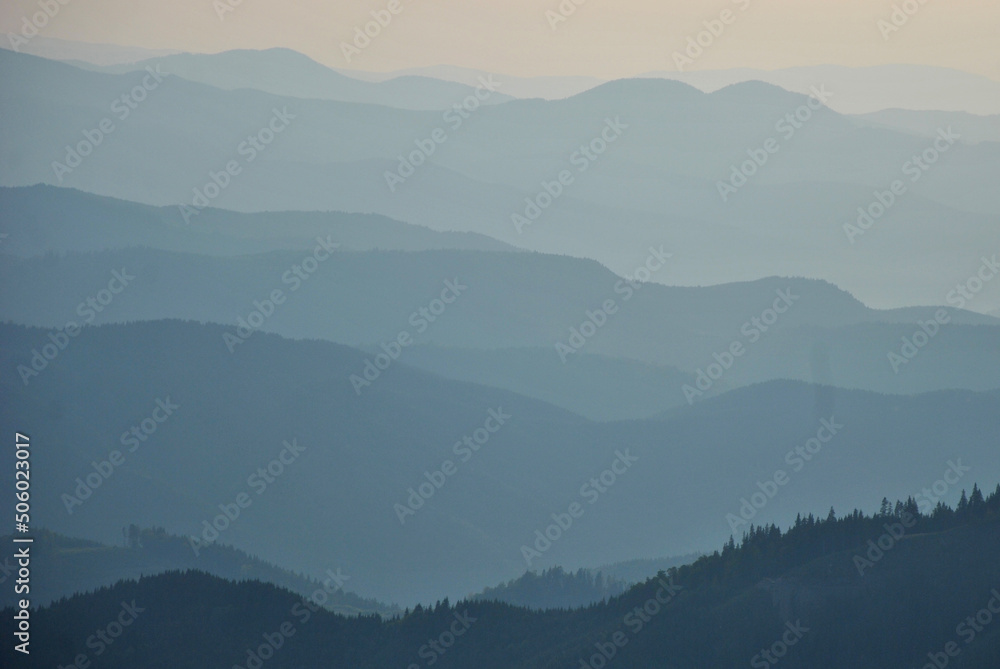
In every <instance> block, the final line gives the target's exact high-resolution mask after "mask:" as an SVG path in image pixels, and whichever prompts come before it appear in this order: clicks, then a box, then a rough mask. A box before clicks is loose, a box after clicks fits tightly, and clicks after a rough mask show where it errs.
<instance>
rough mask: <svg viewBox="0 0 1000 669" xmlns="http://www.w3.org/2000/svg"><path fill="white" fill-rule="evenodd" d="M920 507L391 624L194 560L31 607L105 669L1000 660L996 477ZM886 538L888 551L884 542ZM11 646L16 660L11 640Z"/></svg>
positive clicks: (959, 663)
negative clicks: (113, 632) (634, 574)
mask: <svg viewBox="0 0 1000 669" xmlns="http://www.w3.org/2000/svg"><path fill="white" fill-rule="evenodd" d="M910 502H912V500H910V501H909V502H907V503H906V504H904V503H902V502H900V503H898V504H897V509H899V510H898V511H887V512H884V513H881V514H879V515H876V516H874V517H867V516H864V515H862V514H861V512H859V511H855V512H854V513H852V514H848V515H847V516H845V517H843V518H841V519H835V518H834V517H833V515H832V514H831V515H830V517H829V518H828V519H827V520H825V521H817V520H816V519H814V518H813V517H812V516H811V515H810V516H809V517H807V518H806V519H804V520H800V521H798V522H797V523H796V524H795V526H794V527H793V528H792V529H790V530H789V531H788V532H787V533H785V534H782V532H781V531H780V530H778V528H776V527H774V526H767V527H761V528H759V529H756V530H754V531H752V532H750V533H748V534H747V535H746V536H745V537H744V538H743V540H742V541H741V542H740V544H739V545H736V544H734V543H730V544H727V545H726V547H725V548H724V549H723V550H722V551H721V553H720V552H716V553H714V554H713V555H711V556H708V557H705V558H702V559H700V560H699V561H698V562H696V563H694V564H693V565H690V566H686V567H681V568H680V569H674V570H671V571H670V573H669V574H667V573H663V572H661V573H660V574H659V576H658V577H654V578H652V579H649V580H648V581H646V582H644V583H642V584H640V585H637V586H635V587H633V588H631V589H629V590H628V591H627V592H625V593H624V594H622V595H620V596H618V597H615V598H613V599H612V600H610V601H609V602H607V603H601V604H596V605H593V606H590V607H588V608H586V609H577V610H573V611H566V610H559V611H547V612H531V611H528V610H525V609H520V608H515V607H512V606H510V605H506V604H497V603H489V602H459V603H457V604H455V605H454V606H452V605H451V604H450V603H449V602H448V601H447V600H445V601H443V602H441V601H439V602H438V603H437V604H436V605H435V606H433V607H428V608H426V609H424V608H422V607H419V608H417V609H416V610H415V611H413V612H409V611H407V613H406V614H405V615H404V616H402V617H401V618H398V619H394V620H392V621H381V620H379V619H378V618H376V617H362V618H355V619H348V618H343V617H340V616H337V615H335V614H332V613H329V612H325V611H322V610H319V609H318V608H317V607H315V605H313V604H312V603H311V602H309V601H306V600H302V599H301V598H300V597H297V596H295V595H293V594H292V593H291V592H288V591H287V590H281V589H277V588H275V587H274V586H270V585H263V584H260V583H257V582H247V583H241V584H234V583H232V582H227V581H223V580H221V579H218V578H214V577H210V576H207V575H205V574H203V573H197V572H187V573H171V574H166V575H162V576H157V577H153V578H143V579H141V580H139V581H138V582H136V581H123V582H121V583H118V584H117V585H115V586H113V587H111V588H104V589H101V590H100V591H98V592H95V593H92V594H87V595H79V596H76V597H73V598H70V599H68V600H64V601H61V602H59V603H57V604H55V605H53V606H50V607H47V608H44V609H41V610H39V611H36V612H34V613H33V614H32V620H33V623H32V624H33V627H32V629H33V631H34V633H35V634H36V635H37V636H36V637H35V638H39V639H40V638H44V639H46V640H47V642H46V643H44V644H41V643H38V644H37V647H35V646H33V647H32V653H33V655H32V659H33V660H36V661H38V662H39V663H41V664H44V665H46V666H53V665H56V664H57V663H60V662H66V661H71V660H72V658H73V657H74V656H75V655H76V654H77V653H88V652H91V650H93V649H95V648H99V649H100V657H99V658H97V657H96V654H97V651H96V650H93V654H94V656H95V657H94V659H98V660H99V662H100V666H102V667H112V668H123V669H124V668H129V669H130V668H132V667H145V668H148V669H159V668H161V667H163V668H167V667H169V668H170V669H186V668H188V667H191V668H195V667H198V668H200V667H205V666H255V665H256V666H259V665H260V663H261V658H264V659H265V660H266V662H267V666H268V667H277V668H289V669H291V668H293V667H302V666H332V667H357V668H360V669H364V668H366V667H372V668H375V667H378V668H381V667H387V666H421V664H424V663H426V664H427V665H430V664H434V665H437V666H441V667H445V668H447V667H469V666H477V667H485V668H493V667H496V668H497V669H501V668H503V669H508V668H510V667H518V668H523V669H535V668H541V667H547V668H550V669H579V668H580V667H603V666H605V665H608V664H610V662H609V661H610V660H611V659H614V660H615V661H616V662H617V664H618V665H620V666H627V667H636V668H637V669H646V668H650V669H652V668H653V667H656V668H662V667H670V668H671V669H696V668H700V667H707V666H708V667H735V666H745V665H746V664H748V663H749V664H750V665H751V666H754V667H758V666H759V667H767V666H771V665H773V664H777V661H778V660H780V662H781V666H783V667H790V668H795V669H806V668H808V669H834V668H840V667H845V666H849V667H856V668H858V669H908V668H911V667H914V666H922V665H924V664H926V663H927V662H928V660H930V661H931V662H934V658H943V660H942V661H944V660H947V661H948V665H947V666H952V667H957V668H958V669H987V668H989V667H995V666H997V663H998V662H1000V628H998V627H997V624H998V623H997V621H996V620H995V615H994V614H993V613H991V609H992V611H996V610H997V609H998V608H1000V590H998V586H997V583H998V582H1000V562H998V561H997V560H996V554H997V551H998V550H1000V532H998V529H1000V525H998V523H1000V487H998V489H997V492H996V493H994V494H993V495H992V496H991V497H990V498H989V499H984V498H983V497H982V495H981V494H979V493H978V491H976V492H975V493H974V494H973V496H972V497H970V498H969V499H968V500H967V501H966V500H965V499H964V498H963V503H962V506H960V507H959V509H958V510H957V511H952V510H950V509H948V508H946V507H942V508H938V509H937V510H936V512H935V513H934V514H933V515H932V516H930V517H928V516H927V515H923V514H920V513H919V510H918V509H917V508H916V507H915V506H913V507H912V508H911V504H910ZM908 508H910V510H907V509H908ZM911 511H912V512H913V514H911ZM890 532H891V533H893V534H894V535H895V538H893V534H889V533H890ZM875 542H881V543H882V545H883V546H884V549H883V550H881V551H880V552H878V553H876V552H873V550H872V548H871V546H873V545H876V544H875ZM875 550H879V549H877V547H876V549H875ZM868 556H871V557H870V558H869V557H868ZM129 607H131V608H129ZM118 616H123V617H124V619H126V620H128V621H129V626H128V627H127V628H125V629H124V631H123V632H122V633H121V634H120V635H119V637H118V638H116V640H115V641H114V642H113V643H111V644H103V643H102V644H101V645H100V646H98V645H97V639H96V638H95V636H94V635H96V634H97V633H99V632H101V631H102V629H103V628H102V627H101V626H103V625H104V624H105V623H103V621H114V620H115V619H116V618H118ZM118 619H121V618H118ZM11 627H12V612H11V610H10V609H8V610H6V611H4V612H3V616H2V622H0V629H2V630H4V635H5V636H9V635H10V631H9V630H10V629H11ZM95 627H96V628H97V632H95ZM88 638H89V639H94V643H93V645H91V646H86V645H85V642H86V640H88ZM182 640H183V643H181V641H182ZM0 653H3V655H2V657H4V658H5V660H6V661H11V662H12V661H13V660H14V659H13V658H12V657H11V656H12V655H14V653H13V651H12V650H11V647H10V644H6V645H5V646H4V648H3V650H2V651H0ZM12 666H17V665H12ZM931 666H935V665H933V664H932V665H931Z"/></svg>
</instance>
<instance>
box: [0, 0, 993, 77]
mask: <svg viewBox="0 0 1000 669" xmlns="http://www.w3.org/2000/svg"><path fill="white" fill-rule="evenodd" d="M64 1H65V0H64ZM392 1H393V2H398V6H399V7H402V11H401V12H400V13H399V14H398V15H395V16H393V17H392V21H391V23H389V25H388V26H387V27H385V28H384V29H382V32H381V34H379V35H378V36H377V37H376V38H375V39H373V40H372V41H371V44H370V45H369V46H367V48H365V49H364V50H363V51H362V52H361V54H360V55H355V56H354V58H353V59H352V61H351V62H350V63H348V62H347V60H346V59H345V57H344V55H343V53H342V52H341V47H340V44H341V42H350V41H351V40H352V38H353V33H354V28H355V27H356V26H363V25H364V24H365V23H366V22H367V21H371V20H372V17H371V15H370V12H371V11H373V10H375V11H377V10H383V9H385V8H386V7H387V5H389V4H390V0H364V1H358V2H347V1H344V0H332V1H331V0H294V1H286V0H280V1H279V0H170V1H169V2H165V1H164V0H68V4H67V5H66V6H61V5H59V7H60V9H59V12H58V14H57V15H56V16H55V17H53V18H52V19H51V20H50V21H49V22H48V25H46V26H45V27H44V28H43V29H42V30H41V33H40V34H42V35H43V36H45V37H52V38H61V39H71V40H79V41H86V42H96V43H111V44H120V45H125V46H141V47H146V48H169V49H181V50H190V51H201V52H215V51H223V50H226V49H232V48H267V47H273V46H284V47H289V48H293V49H295V50H297V51H301V52H303V53H306V54H308V55H309V56H311V57H312V58H314V59H316V60H318V61H320V62H322V63H325V64H327V65H330V66H334V67H348V68H354V69H364V70H376V71H385V70H395V69H402V68H407V67H416V66H425V65H440V64H450V65H462V66H466V67H474V68H478V69H485V70H490V71H495V72H503V73H507V74H513V75H525V76H530V75H545V74H557V75H566V74H582V75H595V76H600V77H607V78H610V77H620V76H627V75H632V74H637V73H640V72H646V71H650V70H676V64H675V61H674V58H673V56H672V54H673V53H674V51H676V50H682V49H683V48H684V46H685V44H686V40H687V37H688V36H689V35H690V36H694V35H696V34H697V33H698V32H699V31H701V30H704V26H703V25H702V22H703V21H711V20H712V19H716V18H718V17H719V16H720V14H721V13H722V12H723V11H724V10H730V11H732V12H733V14H732V18H733V22H732V23H731V24H730V25H727V26H725V27H724V31H723V32H722V34H721V35H719V36H718V37H716V38H714V43H713V44H711V46H709V47H708V48H707V49H705V51H704V53H703V54H702V55H700V57H698V58H697V59H695V60H694V62H693V63H692V64H688V65H687V67H686V69H687V70H693V69H723V68H732V67H754V68H763V69H775V68H781V67H791V66H797V65H817V64H825V63H833V64H841V65H852V66H863V65H875V64H883V63H916V64H927V65H939V66H945V67H953V68H957V69H962V70H966V71H968V72H974V73H977V74H982V75H986V76H988V77H990V78H992V79H995V80H998V81H1000V57H998V56H1000V47H998V46H997V45H998V43H1000V40H998V39H997V36H998V35H1000V1H998V0H948V1H947V2H946V1H945V0H922V1H923V3H924V4H922V5H921V4H920V2H921V0H905V2H904V0H576V2H582V4H581V5H580V6H578V7H577V6H576V5H575V2H574V0H562V2H560V0H392ZM41 2H51V3H52V4H53V5H55V4H57V0H3V2H2V3H0V30H3V31H6V32H11V31H15V30H18V29H19V27H20V25H21V22H22V19H23V17H24V16H26V15H27V16H30V15H32V14H34V13H35V12H37V11H39V4H38V3H41ZM228 3H232V4H234V5H236V6H235V7H233V8H232V9H233V11H231V12H226V13H224V14H223V18H222V19H220V17H219V12H218V10H217V8H218V7H220V6H227V7H228V6H229V4H228ZM237 3H238V4H237ZM894 4H897V5H903V4H906V5H907V6H908V7H909V8H910V9H911V10H912V9H913V8H917V10H916V12H915V13H914V14H913V15H912V16H908V17H906V18H907V21H906V23H905V25H902V26H901V27H900V29H899V30H898V31H894V32H891V33H888V32H887V31H886V34H887V35H888V39H886V38H885V37H884V36H883V31H880V29H879V27H878V25H877V22H878V21H879V19H884V20H886V21H889V20H890V17H891V15H892V13H893V5H894ZM560 5H562V6H564V7H575V11H574V12H573V13H572V15H570V16H569V17H568V19H567V20H566V21H564V22H560V23H558V24H557V26H556V28H555V30H553V28H552V27H551V26H550V21H549V19H548V18H547V17H546V11H549V10H551V11H554V12H558V8H559V7H560ZM887 25H889V24H887ZM716 27H718V25H717V26H716Z"/></svg>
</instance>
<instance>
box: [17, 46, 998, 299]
mask: <svg viewBox="0 0 1000 669" xmlns="http://www.w3.org/2000/svg"><path fill="white" fill-rule="evenodd" d="M0 72H2V74H3V76H4V79H5V81H6V82H7V85H6V86H5V88H4V91H3V93H2V94H0V95H2V96H3V97H2V98H0V102H2V104H3V105H4V108H5V109H6V110H7V114H8V115H9V118H10V121H11V124H10V125H9V126H7V128H8V129H5V130H3V131H2V132H4V135H3V141H4V145H5V146H6V147H7V151H8V154H9V155H10V156H11V161H10V162H9V163H7V164H6V167H5V169H4V170H0V183H3V184H6V185H11V186H15V185H28V184H33V183H36V182H45V183H50V184H58V185H63V186H72V187H76V188H81V189H83V190H87V191H91V192H96V193H101V194H105V195H112V196H115V197H120V198H124V199H129V200H134V201H139V202H146V203H150V204H155V205H161V206H170V205H177V206H179V205H187V206H188V217H189V218H191V217H192V214H191V210H192V209H195V210H197V209H199V208H200V207H201V206H203V205H211V206H218V207H224V208H231V209H238V210H242V211H275V210H341V211H360V212H376V213H380V214H383V215H387V216H390V217H393V218H396V219H398V220H405V221H407V222H410V223H418V224H421V225H425V226H428V227H432V228H435V229H438V230H463V231H472V232H479V233H483V234H488V235H490V236H492V237H495V238H497V239H500V240H502V241H505V242H508V243H513V244H516V245H518V246H521V247H524V248H529V249H532V250H538V251H546V252H555V253H567V254H570V255H576V256H581V257H589V258H596V259H598V260H599V261H601V262H602V263H604V264H605V265H607V266H608V267H610V268H611V269H613V270H615V271H616V272H618V273H620V274H631V273H633V272H635V270H636V268H637V267H639V266H640V265H641V263H642V262H643V259H644V257H645V255H646V254H647V253H648V251H647V249H648V247H649V246H651V245H652V246H655V247H659V246H660V245H663V246H664V247H665V248H666V249H667V250H668V251H669V252H671V253H673V254H674V257H673V258H672V261H671V263H670V266H669V268H668V269H667V270H666V271H663V272H660V273H658V274H656V275H655V276H653V277H652V278H651V280H653V281H658V282H664V283H671V284H681V285H698V284H701V285H704V284H716V283H722V282H729V281H741V280H752V279H758V278H761V277H764V276H770V275H775V274H778V275H791V276H806V277H811V278H820V279H826V280H828V281H831V282H833V283H835V284H836V285H838V286H840V287H842V288H844V289H846V290H850V291H851V292H852V293H854V294H855V295H857V296H858V297H859V298H860V299H862V300H864V301H865V302H866V303H868V304H873V305H875V306H899V305H907V304H909V305H913V304H936V303H942V302H943V301H944V299H945V296H946V295H947V293H948V291H949V290H950V289H951V287H952V286H953V285H954V282H955V281H956V280H962V279H964V278H965V277H968V276H971V275H972V274H974V273H975V272H976V269H977V267H978V265H979V263H980V262H981V258H980V256H981V255H982V254H983V253H986V254H987V257H990V254H992V253H994V252H995V251H996V249H995V247H996V230H995V218H996V215H997V214H998V213H1000V204H998V201H997V194H996V189H993V188H991V187H990V181H989V178H990V177H989V175H990V174H991V170H990V169H989V166H990V165H994V164H996V163H997V162H1000V153H998V152H1000V148H998V147H997V145H996V144H995V143H992V142H980V143H978V144H975V145H968V144H965V143H964V142H963V141H962V140H961V135H962V127H961V126H960V125H956V126H955V127H952V128H951V129H950V130H949V129H948V128H941V129H940V130H941V133H940V134H938V135H937V137H936V139H935V138H930V137H920V136H916V135H913V134H910V133H900V132H895V131H891V130H886V129H879V128H869V127H859V124H858V122H856V121H854V120H852V119H850V118H848V117H843V116H840V115H838V114H836V113H834V112H832V111H830V110H829V109H826V108H825V107H823V106H822V105H821V104H820V102H818V101H817V100H812V101H810V100H809V99H807V98H806V97H804V96H802V95H799V94H792V93H788V92H787V91H784V90H782V89H778V88H776V87H773V86H769V85H765V84H762V83H759V82H758V83H753V82H750V83H744V84H739V85H736V86H731V87H729V88H725V89H723V90H720V91H717V92H715V93H713V94H710V95H707V94H704V93H701V92H699V91H698V90H696V89H694V88H691V87H689V86H687V85H685V84H682V83H679V82H670V81H662V80H629V81H618V82H612V83H609V84H605V85H603V86H600V87H598V88H595V89H593V90H590V91H587V92H585V93H583V94H581V95H578V96H575V97H573V98H570V99H567V100H560V101H551V102H546V101H541V100H523V101H512V102H508V103H504V104H499V105H492V106H481V105H479V104H478V103H477V104H476V105H474V106H475V109H474V110H473V111H466V112H465V113H464V114H459V115H457V116H450V115H448V114H442V113H441V112H426V111H424V112H420V111H407V110H401V109H392V108H388V107H381V106H378V107H376V106H369V105H359V104H350V103H342V102H333V101H322V100H305V99H298V98H283V97H278V96H274V95H270V94H267V93H262V92H259V91H253V90H246V89H240V90H233V91H223V90H220V89H217V88H211V87H206V86H204V85H202V84H196V83H192V82H189V81H186V80H183V79H180V78H178V77H170V76H163V77H162V81H160V80H159V79H160V77H159V75H158V76H157V77H156V78H153V75H152V74H149V73H147V72H146V71H145V70H143V71H140V72H133V73H126V74H121V75H108V74H98V73H93V72H86V71H83V70H80V69H76V68H73V67H70V66H68V65H64V64H60V63H54V62H51V61H44V60H41V59H37V58H33V57H30V56H25V55H19V54H13V53H10V52H2V53H0ZM154 79H155V80H154ZM143 81H146V82H147V84H148V85H149V86H150V87H152V86H153V85H154V83H155V88H154V89H153V90H150V91H148V92H144V93H143V94H142V97H143V100H142V102H141V103H136V104H135V109H131V108H130V107H128V106H127V105H125V103H121V100H120V98H121V96H123V95H126V96H127V95H129V94H130V91H132V90H133V88H134V87H135V86H137V85H138V86H142V85H143V84H142V82H143ZM817 84H818V85H819V84H822V82H817ZM144 90H145V89H144ZM56 91H58V93H55V92H56ZM824 95H825V94H822V95H820V97H823V96H824ZM116 100H117V101H118V103H116ZM133 102H134V101H133ZM460 102H461V100H459V101H458V103H460ZM810 104H812V106H811V107H810ZM112 105H115V110H112V108H111V107H112ZM126 111H127V112H128V114H127V115H126V114H125V112H126ZM796 114H798V115H800V116H801V119H799V118H798V117H797V116H796ZM789 115H790V116H791V117H792V120H788V117H789ZM123 116H124V118H123ZM104 118H107V119H108V122H109V123H111V124H112V125H113V127H114V129H113V130H109V131H108V132H104V131H101V132H100V133H99V134H101V135H102V136H103V134H107V141H103V140H102V141H101V144H100V146H95V147H94V150H93V153H92V154H90V155H88V156H86V157H79V156H78V158H79V163H77V162H76V158H74V157H73V156H72V155H71V154H72V153H73V151H75V148H74V147H75V146H76V145H77V144H78V143H80V142H85V141H89V140H86V138H85V136H84V135H83V134H82V133H83V131H84V130H86V131H87V132H91V134H92V136H94V137H95V138H96V137H97V135H94V134H93V133H94V132H97V130H94V129H95V128H97V129H98V130H99V124H100V122H101V121H102V119H104ZM802 119H804V120H802ZM271 125H273V126H274V128H280V132H279V131H277V130H274V131H272V128H271ZM12 127H18V128H19V131H18V132H13V131H12V130H10V129H9V128H12ZM105 127H106V128H109V127H110V126H107V125H106V126H105ZM348 129H349V130H348ZM436 130H439V131H440V132H438V133H436V134H435V131H436ZM261 134H262V135H263V137H264V139H266V140H267V142H266V144H265V143H263V142H262V141H259V140H260V138H258V139H257V140H254V137H257V136H258V135H261ZM434 137H436V138H437V139H434ZM248 138H249V140H253V141H250V142H248ZM769 139H770V140H773V143H768V144H767V145H768V146H770V147H771V150H772V152H769V151H768V150H767V149H765V148H763V147H764V144H765V142H767V140H769ZM254 141H257V145H256V146H255V145H254ZM428 142H430V143H429V144H428ZM935 142H936V143H937V148H935ZM591 145H593V146H591ZM67 146H68V147H70V149H73V150H72V151H71V150H67V148H66V147H67ZM421 147H424V148H421ZM761 152H763V153H761ZM924 152H928V156H930V158H928V159H927V160H924V159H922V158H921V156H922V155H923V154H924ZM418 154H419V155H418ZM754 155H756V156H757V159H756V161H757V162H756V163H755V162H754V160H755V159H754V158H753V156H754ZM150 156H156V160H155V161H150V160H148V158H149V157H150ZM914 157H916V160H914ZM931 159H933V163H931V162H930V161H931ZM66 161H69V162H70V163H73V164H75V165H77V166H76V167H70V166H69V163H67V162H66ZM748 161H749V163H750V164H749V165H748V166H744V163H747V162H748ZM54 162H57V163H60V164H61V165H64V166H65V167H64V168H60V167H54V166H53V163H54ZM415 163H419V164H415ZM227 166H229V167H231V168H232V174H229V173H228V172H227ZM744 168H745V169H744ZM220 170H221V172H220ZM57 173H58V174H57ZM212 174H215V175H216V178H215V180H213V178H212V176H211V175H212ZM387 174H389V175H390V176H388V177H387ZM392 175H395V176H392ZM560 175H562V179H561V180H560ZM897 181H898V182H899V184H898V186H897V188H896V191H897V192H896V193H895V194H894V193H893V191H892V185H893V183H895V182H897ZM219 183H221V184H224V185H223V186H218V185H217V184H219ZM546 184H548V186H546ZM727 184H728V188H727V187H726V185H727ZM206 188H207V189H208V190H207V192H208V194H209V195H212V196H213V197H209V195H205V193H206V190H205V189H206ZM886 193H888V194H886ZM890 196H891V202H890ZM526 198H527V199H526ZM859 208H860V209H861V211H860V212H859V211H858V210H859ZM179 211H180V210H179ZM871 212H874V214H872V213H871ZM193 218H194V219H195V220H196V219H197V218H198V217H197V216H194V217H193ZM869 219H870V221H869ZM859 220H860V223H859ZM609 221H614V225H610V224H609ZM970 249H976V250H978V251H977V252H972V251H970ZM959 267H961V268H962V269H961V270H957V269H956V268H959ZM956 274H957V277H958V278H957V279H956ZM996 300H997V298H996V297H995V295H993V294H985V295H983V296H981V298H980V300H979V301H978V303H977V304H976V305H975V309H976V310H979V311H989V310H991V309H993V308H996V304H997V302H996Z"/></svg>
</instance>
